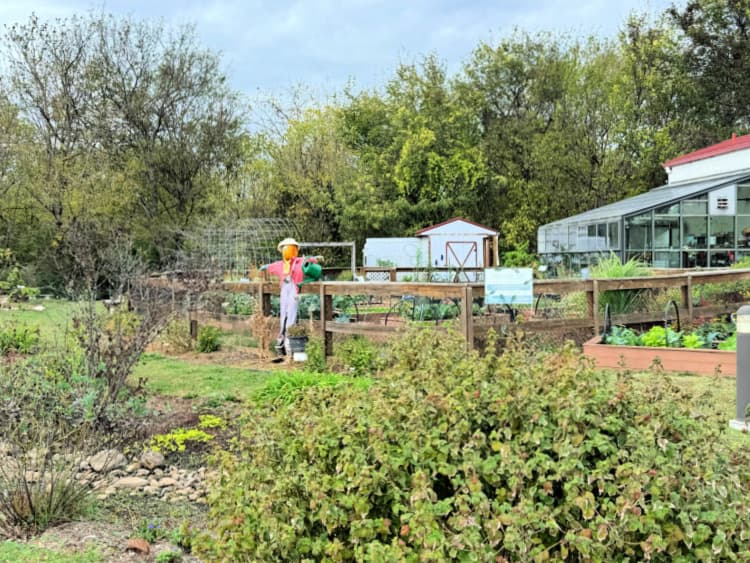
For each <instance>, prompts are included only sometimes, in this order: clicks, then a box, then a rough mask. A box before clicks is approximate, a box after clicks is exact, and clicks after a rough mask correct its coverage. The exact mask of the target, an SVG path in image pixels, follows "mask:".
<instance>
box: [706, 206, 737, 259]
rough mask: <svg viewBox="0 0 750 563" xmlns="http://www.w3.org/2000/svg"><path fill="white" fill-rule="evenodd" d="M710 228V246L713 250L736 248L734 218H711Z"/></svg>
mask: <svg viewBox="0 0 750 563" xmlns="http://www.w3.org/2000/svg"><path fill="white" fill-rule="evenodd" d="M710 228H711V232H710V233H709V236H708V244H709V246H710V247H711V248H734V217H711V223H710ZM711 260H712V261H713V258H712V259H711Z"/></svg>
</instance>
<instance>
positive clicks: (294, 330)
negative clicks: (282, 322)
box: [286, 324, 307, 353]
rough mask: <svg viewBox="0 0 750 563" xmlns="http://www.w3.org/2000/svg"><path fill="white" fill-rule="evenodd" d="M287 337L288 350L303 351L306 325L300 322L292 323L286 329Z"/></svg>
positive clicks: (305, 342) (305, 339)
mask: <svg viewBox="0 0 750 563" xmlns="http://www.w3.org/2000/svg"><path fill="white" fill-rule="evenodd" d="M286 335H287V338H288V339H289V351H290V352H292V353H294V352H304V351H305V346H306V345H307V327H305V326H304V325H301V324H294V325H292V326H290V327H289V328H288V329H287V331H286Z"/></svg>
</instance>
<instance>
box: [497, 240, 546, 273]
mask: <svg viewBox="0 0 750 563" xmlns="http://www.w3.org/2000/svg"><path fill="white" fill-rule="evenodd" d="M502 264H503V267H505V268H534V267H536V265H537V264H538V260H537V257H536V254H532V253H531V252H529V243H528V242H524V243H523V244H521V245H520V246H519V247H518V248H515V249H513V250H509V251H507V252H503V259H502Z"/></svg>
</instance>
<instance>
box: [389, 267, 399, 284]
mask: <svg viewBox="0 0 750 563" xmlns="http://www.w3.org/2000/svg"><path fill="white" fill-rule="evenodd" d="M388 274H389V276H388V279H389V281H392V282H395V281H396V280H397V277H396V268H391V269H390V270H389V272H388Z"/></svg>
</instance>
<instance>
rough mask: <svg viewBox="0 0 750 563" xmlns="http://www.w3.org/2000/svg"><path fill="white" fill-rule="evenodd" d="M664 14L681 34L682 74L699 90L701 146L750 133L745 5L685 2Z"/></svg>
mask: <svg viewBox="0 0 750 563" xmlns="http://www.w3.org/2000/svg"><path fill="white" fill-rule="evenodd" d="M668 14H669V16H670V18H671V20H672V22H673V23H674V24H675V25H676V26H677V27H678V28H679V29H680V30H681V31H682V33H683V34H684V39H685V41H686V50H685V57H686V58H685V61H686V65H687V69H688V71H689V73H690V76H691V77H692V78H693V80H694V81H695V83H696V85H697V86H698V92H697V93H698V95H697V96H696V97H695V98H694V99H693V105H694V107H695V108H696V109H697V110H698V111H700V112H701V115H700V117H699V120H700V123H701V124H703V130H702V138H701V139H700V140H699V141H700V142H701V144H706V143H708V142H715V141H717V140H720V139H723V138H726V136H727V135H728V133H729V132H731V131H732V130H736V131H741V132H745V131H748V130H750V99H749V98H748V96H747V92H748V89H750V2H749V1H748V0H690V1H689V2H688V3H687V4H686V5H685V7H684V8H683V9H682V10H681V9H679V8H678V7H677V6H673V7H672V8H671V9H670V10H669V11H668Z"/></svg>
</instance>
